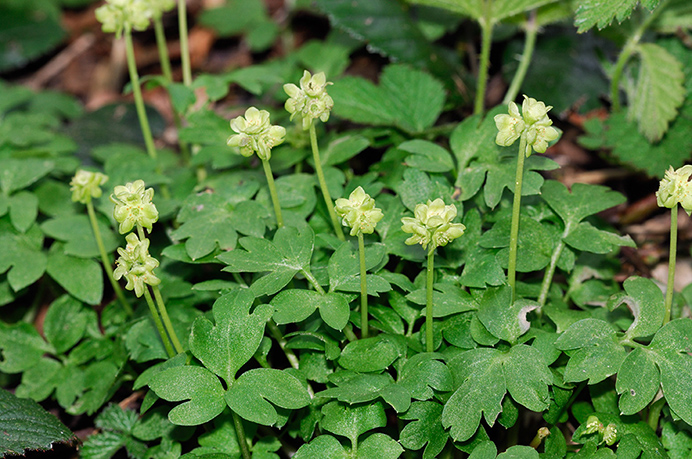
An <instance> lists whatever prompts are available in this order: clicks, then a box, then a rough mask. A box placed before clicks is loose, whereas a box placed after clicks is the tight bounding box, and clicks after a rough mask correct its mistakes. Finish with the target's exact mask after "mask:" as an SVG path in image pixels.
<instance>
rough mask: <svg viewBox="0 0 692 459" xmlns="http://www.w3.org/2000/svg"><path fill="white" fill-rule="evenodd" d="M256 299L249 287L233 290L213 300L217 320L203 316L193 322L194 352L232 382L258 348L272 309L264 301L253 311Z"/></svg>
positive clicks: (218, 373)
mask: <svg viewBox="0 0 692 459" xmlns="http://www.w3.org/2000/svg"><path fill="white" fill-rule="evenodd" d="M253 300H254V296H253V295H252V293H251V292H250V291H249V290H248V289H239V290H234V291H232V292H230V293H227V294H225V295H223V296H222V297H221V298H219V299H218V300H216V301H215V302H214V305H213V306H212V312H213V314H214V321H215V324H212V323H211V322H210V321H209V319H207V318H206V317H204V316H201V317H198V318H197V319H196V320H195V322H194V323H193V325H192V331H191V333H190V350H191V351H192V354H193V355H194V356H195V357H197V358H198V359H199V360H201V361H202V363H203V364H204V366H205V367H207V368H208V369H209V370H211V371H213V372H214V373H215V374H217V375H218V376H220V377H221V378H223V379H224V381H226V383H227V384H228V385H229V386H230V385H231V384H232V383H233V381H234V380H235V375H236V373H237V372H238V370H239V369H240V367H242V366H243V365H245V363H246V362H247V361H248V360H250V359H251V358H252V356H253V355H254V353H255V351H257V348H258V347H259V345H260V342H261V340H262V336H264V327H265V325H266V323H267V321H268V320H269V318H270V317H271V315H272V312H273V308H272V307H271V306H269V305H266V304H264V305H259V306H257V307H256V308H255V309H254V311H253V313H252V314H250V307H251V306H252V302H253Z"/></svg>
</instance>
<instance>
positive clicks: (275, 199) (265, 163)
mask: <svg viewBox="0 0 692 459" xmlns="http://www.w3.org/2000/svg"><path fill="white" fill-rule="evenodd" d="M262 167H263V168H264V175H266V176H267V185H268V186H269V194H270V195H271V197H272V204H273V205H274V214H276V224H277V225H278V227H279V228H281V227H282V226H284V218H283V216H282V215H281V205H279V194H278V193H277V192H276V185H275V184H274V175H273V174H272V168H271V165H270V164H269V160H267V159H262Z"/></svg>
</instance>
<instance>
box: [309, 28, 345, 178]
mask: <svg viewBox="0 0 692 459" xmlns="http://www.w3.org/2000/svg"><path fill="white" fill-rule="evenodd" d="M337 36H338V35H337ZM351 51H352V49H351V46H348V45H345V44H343V43H341V42H339V40H338V39H337V40H330V39H329V38H327V40H310V41H308V42H307V43H304V44H303V45H302V46H301V47H300V48H298V49H297V50H296V51H295V56H296V57H297V58H298V61H300V63H301V64H303V65H304V66H305V68H306V69H308V70H310V71H311V72H312V73H318V72H324V74H325V75H329V76H330V77H331V78H336V77H337V76H339V75H341V74H342V73H343V72H344V70H346V68H347V67H348V65H349V55H350V53H351ZM320 155H322V153H321V152H320ZM322 157H323V158H324V156H322ZM330 165H331V164H330Z"/></svg>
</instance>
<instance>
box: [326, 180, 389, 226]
mask: <svg viewBox="0 0 692 459" xmlns="http://www.w3.org/2000/svg"><path fill="white" fill-rule="evenodd" d="M335 204H336V205H335V206H334V210H336V214H337V215H338V216H339V217H340V218H341V223H342V224H343V225H344V226H348V227H350V228H351V236H357V235H358V234H359V233H360V234H372V232H373V231H375V226H376V225H377V222H379V221H380V220H382V217H383V216H384V215H383V214H382V209H378V208H377V207H375V200H374V199H373V198H371V197H370V195H368V194H367V193H366V192H365V191H364V190H363V188H362V187H360V186H359V187H358V188H356V189H355V190H353V191H352V192H351V194H350V195H349V197H348V199H345V198H339V199H337V200H336V203H335Z"/></svg>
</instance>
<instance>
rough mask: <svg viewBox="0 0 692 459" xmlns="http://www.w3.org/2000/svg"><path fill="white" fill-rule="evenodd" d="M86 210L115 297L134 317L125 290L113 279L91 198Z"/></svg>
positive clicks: (88, 199)
mask: <svg viewBox="0 0 692 459" xmlns="http://www.w3.org/2000/svg"><path fill="white" fill-rule="evenodd" d="M86 208H87V213H88V214H89V222H90V223H91V229H92V231H93V232H94V239H95V240H96V245H97V246H98V249H99V254H100V255H101V264H102V265H103V270H104V271H105V272H106V277H107V278H108V280H109V281H110V283H111V285H112V286H113V291H114V292H115V296H116V297H117V298H118V301H119V302H120V305H121V306H122V307H123V309H124V310H125V312H126V313H127V315H128V316H132V314H133V311H132V306H130V302H129V301H127V298H125V294H124V293H123V289H121V288H120V284H118V283H117V282H116V281H115V279H114V278H113V267H112V266H111V263H110V261H109V260H108V254H107V253H106V247H105V246H104V245H103V239H102V238H101V231H99V226H98V222H97V221H96V212H94V204H93V203H92V202H91V197H90V196H89V197H88V198H87V202H86Z"/></svg>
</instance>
